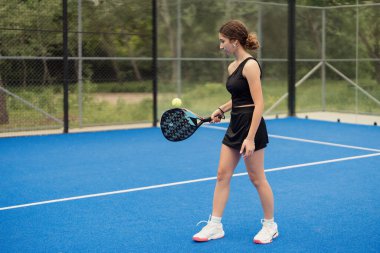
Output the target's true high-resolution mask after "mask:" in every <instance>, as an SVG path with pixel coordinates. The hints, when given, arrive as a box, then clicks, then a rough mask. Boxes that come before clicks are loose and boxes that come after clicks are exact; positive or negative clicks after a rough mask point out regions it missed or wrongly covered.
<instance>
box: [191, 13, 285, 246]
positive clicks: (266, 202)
mask: <svg viewBox="0 0 380 253" xmlns="http://www.w3.org/2000/svg"><path fill="white" fill-rule="evenodd" d="M219 41H220V49H221V50H224V51H225V52H226V53H227V54H229V55H234V57H235V61H233V62H232V63H231V64H230V65H229V66H228V74H229V77H228V79H227V84H226V87H227V90H228V91H229V92H230V93H231V100H230V101H228V102H227V103H225V104H223V105H221V106H220V107H219V108H218V109H217V110H215V111H214V112H213V113H212V115H211V118H212V120H213V121H212V122H219V121H220V116H224V113H225V112H227V111H231V120H230V124H229V126H228V129H227V132H226V134H225V136H224V139H223V142H222V147H221V152H220V160H219V167H218V175H217V182H216V186H215V191H214V200H213V208H212V214H211V217H210V218H209V221H208V222H207V225H206V226H205V227H203V228H202V230H201V231H200V232H199V233H197V234H195V235H194V236H193V240H194V241H209V240H212V239H219V238H222V237H223V236H224V231H223V225H222V223H221V220H222V215H223V211H224V208H225V206H226V203H227V200H228V196H229V192H230V181H231V177H232V175H233V172H234V169H235V167H236V166H237V164H238V162H239V160H240V157H241V156H243V158H244V162H245V166H246V169H247V172H248V175H249V178H250V180H251V182H252V183H253V185H254V186H255V188H256V190H257V192H258V194H259V196H260V201H261V205H262V208H263V211H264V219H262V220H261V223H262V229H261V230H260V231H259V232H258V233H257V234H256V235H255V236H254V238H253V241H254V242H255V243H260V244H266V243H270V242H272V240H273V239H274V238H276V237H277V236H278V229H277V224H276V223H275V222H274V218H273V212H274V211H273V209H274V200H273V193H272V189H271V187H270V185H269V183H268V181H267V179H266V177H265V173H264V148H265V147H266V145H267V143H268V142H269V141H268V133H267V130H266V125H265V121H264V119H263V117H262V114H263V110H264V100H263V94H262V88H261V81H260V78H261V68H260V65H259V63H258V62H257V61H256V60H255V59H254V58H253V57H252V56H251V55H250V54H249V53H248V52H247V50H256V49H258V48H259V43H258V40H257V38H256V35H255V34H253V33H250V34H248V31H247V28H246V27H245V25H244V24H243V23H242V22H240V21H237V20H232V21H229V22H227V23H226V24H224V25H223V26H222V27H221V28H220V30H219Z"/></svg>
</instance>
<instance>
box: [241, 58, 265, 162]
mask: <svg viewBox="0 0 380 253" xmlns="http://www.w3.org/2000/svg"><path fill="white" fill-rule="evenodd" d="M243 76H245V78H246V79H247V81H248V84H249V90H250V93H251V96H252V99H253V101H254V103H255V110H254V111H253V117H252V122H251V126H250V128H249V132H248V135H247V137H246V140H247V141H244V142H243V145H242V150H241V151H243V150H244V149H245V156H247V155H248V156H249V155H251V153H253V151H254V149H255V144H254V139H255V135H256V131H257V128H258V127H259V125H260V121H261V117H262V115H263V112H264V98H263V91H262V87H261V80H260V67H259V65H258V63H257V62H256V61H248V62H247V63H246V65H245V66H244V69H243ZM247 144H252V145H247ZM243 146H244V147H243ZM247 151H248V152H247Z"/></svg>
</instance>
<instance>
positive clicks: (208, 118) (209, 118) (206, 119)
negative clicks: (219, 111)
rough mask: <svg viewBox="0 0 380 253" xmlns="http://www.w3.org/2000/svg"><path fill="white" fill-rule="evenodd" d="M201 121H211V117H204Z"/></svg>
mask: <svg viewBox="0 0 380 253" xmlns="http://www.w3.org/2000/svg"><path fill="white" fill-rule="evenodd" d="M202 121H203V122H210V121H211V117H207V118H204V119H203V120H202Z"/></svg>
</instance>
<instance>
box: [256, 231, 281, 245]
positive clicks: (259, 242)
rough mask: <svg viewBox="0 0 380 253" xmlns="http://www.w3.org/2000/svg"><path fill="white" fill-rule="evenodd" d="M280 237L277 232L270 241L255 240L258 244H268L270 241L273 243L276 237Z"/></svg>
mask: <svg viewBox="0 0 380 253" xmlns="http://www.w3.org/2000/svg"><path fill="white" fill-rule="evenodd" d="M277 237H278V233H275V234H274V235H273V237H272V240H270V241H269V242H262V241H260V240H255V239H254V240H253V242H254V243H256V244H268V243H271V242H273V239H275V238H277Z"/></svg>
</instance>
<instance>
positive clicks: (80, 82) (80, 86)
mask: <svg viewBox="0 0 380 253" xmlns="http://www.w3.org/2000/svg"><path fill="white" fill-rule="evenodd" d="M82 63H83V61H82V0H78V106H79V127H82V124H83V96H82V94H83V76H82V71H83V66H82Z"/></svg>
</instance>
